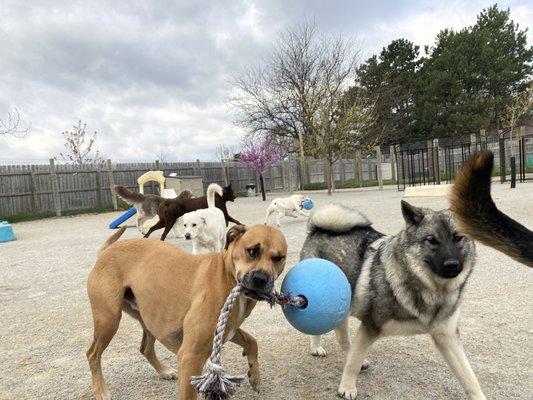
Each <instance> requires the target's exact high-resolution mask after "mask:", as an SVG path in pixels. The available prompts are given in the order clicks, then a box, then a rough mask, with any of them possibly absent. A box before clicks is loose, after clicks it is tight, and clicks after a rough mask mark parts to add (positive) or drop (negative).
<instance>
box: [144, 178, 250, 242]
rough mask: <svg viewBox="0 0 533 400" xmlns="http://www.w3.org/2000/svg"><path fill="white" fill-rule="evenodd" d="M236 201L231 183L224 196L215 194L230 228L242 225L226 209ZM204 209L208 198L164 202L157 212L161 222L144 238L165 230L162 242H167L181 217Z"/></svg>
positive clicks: (216, 201) (224, 191) (224, 189)
mask: <svg viewBox="0 0 533 400" xmlns="http://www.w3.org/2000/svg"><path fill="white" fill-rule="evenodd" d="M234 200H235V193H233V189H232V188H231V183H230V184H229V185H228V186H225V187H224V188H223V189H222V196H219V195H218V193H216V194H215V207H217V208H219V209H220V210H222V212H223V213H224V218H225V219H226V226H228V223H229V222H233V223H234V224H237V225H241V223H240V222H239V221H237V220H236V219H235V218H233V217H231V216H230V215H229V214H228V209H227V208H226V202H228V201H234ZM202 208H207V196H202V197H195V198H194V199H187V200H182V199H179V198H175V199H168V200H164V201H162V202H161V204H160V205H159V209H158V211H157V215H158V216H159V221H158V222H157V223H156V224H155V225H154V226H152V227H151V228H150V229H149V230H148V232H147V233H146V235H144V237H145V238H147V237H148V236H150V234H151V233H152V232H153V231H156V230H158V229H161V228H165V230H164V231H163V234H162V235H161V240H165V239H166V237H167V235H168V232H170V230H171V229H172V227H173V226H174V224H175V223H176V221H177V220H178V218H179V217H181V216H182V215H184V214H187V213H188V212H191V211H196V210H200V209H202Z"/></svg>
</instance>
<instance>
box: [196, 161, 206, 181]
mask: <svg viewBox="0 0 533 400" xmlns="http://www.w3.org/2000/svg"><path fill="white" fill-rule="evenodd" d="M194 174H195V175H196V176H201V177H202V180H203V178H204V177H203V175H202V166H201V164H200V160H199V159H198V158H197V159H196V164H195V166H194Z"/></svg>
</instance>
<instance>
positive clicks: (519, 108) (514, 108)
mask: <svg viewBox="0 0 533 400" xmlns="http://www.w3.org/2000/svg"><path fill="white" fill-rule="evenodd" d="M532 114H533V82H531V83H530V84H529V87H528V88H527V89H526V90H525V91H524V92H521V93H519V94H517V95H515V96H514V97H513V101H512V102H511V104H510V105H509V106H508V107H507V108H506V109H505V110H504V112H503V115H502V127H503V128H508V129H510V131H511V133H510V138H511V140H514V139H515V138H514V129H515V128H516V126H517V125H518V123H519V121H520V120H522V119H524V118H525V117H528V116H529V117H531V115H532ZM511 153H513V146H511Z"/></svg>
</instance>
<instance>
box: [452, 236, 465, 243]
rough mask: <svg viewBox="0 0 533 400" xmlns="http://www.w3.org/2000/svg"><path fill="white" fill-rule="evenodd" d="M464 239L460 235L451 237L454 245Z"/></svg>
mask: <svg viewBox="0 0 533 400" xmlns="http://www.w3.org/2000/svg"><path fill="white" fill-rule="evenodd" d="M463 239H464V236H461V235H453V241H454V242H455V243H459V242H460V241H461V240H463Z"/></svg>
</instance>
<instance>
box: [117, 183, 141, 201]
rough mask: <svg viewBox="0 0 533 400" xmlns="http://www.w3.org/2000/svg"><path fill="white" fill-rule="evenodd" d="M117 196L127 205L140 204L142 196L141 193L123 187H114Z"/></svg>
mask: <svg viewBox="0 0 533 400" xmlns="http://www.w3.org/2000/svg"><path fill="white" fill-rule="evenodd" d="M115 190H116V191H117V194H118V195H119V196H120V197H121V198H122V199H123V200H124V201H125V202H126V203H128V204H137V203H142V201H143V200H144V196H143V195H142V194H141V193H138V192H134V191H133V190H129V189H128V188H125V187H124V186H115Z"/></svg>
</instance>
